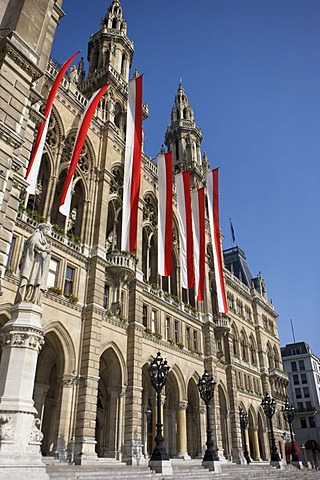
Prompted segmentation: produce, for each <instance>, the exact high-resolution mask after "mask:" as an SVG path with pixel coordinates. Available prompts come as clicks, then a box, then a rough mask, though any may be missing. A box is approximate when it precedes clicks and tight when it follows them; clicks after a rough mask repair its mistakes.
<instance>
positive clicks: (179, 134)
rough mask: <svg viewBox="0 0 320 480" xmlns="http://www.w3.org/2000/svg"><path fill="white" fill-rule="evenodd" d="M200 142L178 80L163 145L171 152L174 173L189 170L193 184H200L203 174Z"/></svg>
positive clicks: (184, 93) (187, 101)
mask: <svg viewBox="0 0 320 480" xmlns="http://www.w3.org/2000/svg"><path fill="white" fill-rule="evenodd" d="M201 142H202V132H201V129H200V128H199V127H198V126H197V125H196V123H195V120H194V113H193V109H192V107H191V106H190V104H189V100H188V97H187V95H186V92H185V90H184V88H183V86H182V81H181V80H180V83H179V87H178V91H177V94H176V96H175V100H174V105H173V107H172V110H171V123H170V125H169V126H168V128H167V131H166V134H165V144H166V146H167V147H168V149H169V150H171V151H172V155H173V156H172V159H173V168H174V172H175V173H178V172H180V171H183V170H187V169H189V170H190V171H191V174H192V175H191V177H192V181H193V183H201V181H202V179H203V174H204V171H203V163H202V162H203V161H202V157H201Z"/></svg>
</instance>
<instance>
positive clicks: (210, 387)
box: [197, 370, 221, 471]
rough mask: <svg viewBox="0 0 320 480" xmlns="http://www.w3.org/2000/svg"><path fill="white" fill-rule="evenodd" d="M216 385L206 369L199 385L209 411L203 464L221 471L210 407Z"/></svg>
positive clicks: (201, 395) (210, 468)
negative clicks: (214, 442)
mask: <svg viewBox="0 0 320 480" xmlns="http://www.w3.org/2000/svg"><path fill="white" fill-rule="evenodd" d="M215 386H216V382H215V381H214V379H213V377H212V376H211V375H209V373H208V372H207V370H205V371H204V374H203V375H202V377H201V378H199V381H198V385H197V387H198V390H199V393H200V397H201V398H202V400H203V401H204V403H205V404H206V412H207V442H206V445H207V449H206V451H205V454H204V457H203V461H202V466H203V467H205V468H209V470H215V471H218V470H219V471H221V466H220V462H219V457H218V455H217V452H216V450H215V448H214V444H213V438H212V429H211V422H210V409H209V402H210V400H212V399H213V395H214V387H215ZM215 462H218V463H215ZM219 467H220V468H219Z"/></svg>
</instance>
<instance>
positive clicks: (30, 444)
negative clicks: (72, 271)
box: [0, 303, 49, 480]
mask: <svg viewBox="0 0 320 480" xmlns="http://www.w3.org/2000/svg"><path fill="white" fill-rule="evenodd" d="M0 335H1V340H2V357H1V363H0V479H6V480H11V479H12V480H13V479H14V480H20V479H23V480H25V479H26V478H34V479H35V478H36V479H37V480H44V479H46V480H47V479H48V478H49V477H48V475H47V474H46V469H45V465H44V463H43V462H42V457H41V452H40V445H41V440H42V438H43V435H42V433H41V432H40V430H39V428H38V427H39V425H40V421H39V419H37V418H36V415H37V411H36V409H35V408H34V402H33V399H32V395H33V388H34V381H35V373H36V366H37V359H38V352H39V350H40V349H41V346H42V344H43V329H42V326H41V307H39V306H38V305H34V304H32V303H20V304H17V305H14V306H13V307H12V310H11V320H10V321H9V322H7V323H6V324H5V326H4V327H3V329H2V331H1V334H0Z"/></svg>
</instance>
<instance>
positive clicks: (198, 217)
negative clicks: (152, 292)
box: [191, 188, 206, 302]
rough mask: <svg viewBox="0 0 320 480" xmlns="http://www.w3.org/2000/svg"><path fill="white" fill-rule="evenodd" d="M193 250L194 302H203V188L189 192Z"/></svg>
mask: <svg viewBox="0 0 320 480" xmlns="http://www.w3.org/2000/svg"><path fill="white" fill-rule="evenodd" d="M191 205H192V226H193V249H194V275H195V289H196V300H197V301H198V302H202V301H203V300H204V278H205V253H206V251H205V249H206V247H205V231H206V230H205V228H206V227H205V208H204V188H199V190H195V191H193V192H191Z"/></svg>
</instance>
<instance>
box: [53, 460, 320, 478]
mask: <svg viewBox="0 0 320 480" xmlns="http://www.w3.org/2000/svg"><path fill="white" fill-rule="evenodd" d="M172 467H173V474H172V475H169V476H166V477H163V476H162V474H160V473H154V472H152V471H150V470H149V469H148V467H147V466H146V465H142V466H141V465H140V466H137V465H135V466H128V465H125V464H122V463H120V462H110V463H109V465H105V464H102V463H98V464H95V465H82V466H79V465H68V464H62V463H55V464H50V465H47V473H48V474H49V477H50V480H100V479H104V480H145V479H161V480H162V479H163V478H165V480H176V479H183V480H257V478H258V480H318V479H319V480H320V472H319V471H315V470H307V469H304V470H298V469H296V468H294V467H291V466H287V467H285V468H284V469H283V470H277V469H276V468H274V467H272V466H270V465H269V466H268V465H267V464H265V465H263V466H260V465H259V466H258V465H236V464H230V465H226V464H223V465H222V473H221V474H217V473H214V472H210V471H208V470H206V469H203V468H202V467H201V462H199V461H195V462H192V463H190V464H189V462H188V461H186V462H185V463H184V462H180V463H179V462H176V461H174V460H173V461H172Z"/></svg>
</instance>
